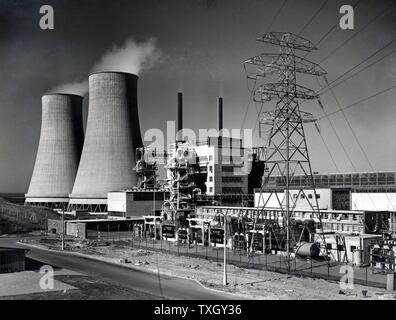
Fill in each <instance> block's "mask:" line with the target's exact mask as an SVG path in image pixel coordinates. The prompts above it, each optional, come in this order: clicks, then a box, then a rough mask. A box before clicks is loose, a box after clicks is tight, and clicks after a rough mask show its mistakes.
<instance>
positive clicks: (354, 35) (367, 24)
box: [319, 7, 390, 64]
mask: <svg viewBox="0 0 396 320" xmlns="http://www.w3.org/2000/svg"><path fill="white" fill-rule="evenodd" d="M389 8H390V7H387V8H385V9H384V10H382V11H381V12H380V13H379V14H377V15H376V16H375V17H374V18H372V19H370V21H368V22H367V23H366V24H365V25H364V26H363V27H362V28H361V29H360V30H359V31H357V32H355V33H353V34H352V36H350V37H349V38H348V39H346V40H345V41H344V42H343V43H341V44H340V45H339V46H338V47H336V48H335V49H334V50H332V51H331V52H330V53H329V54H328V55H327V56H326V57H324V58H323V59H322V60H321V61H320V62H319V64H321V63H323V62H324V61H325V60H327V59H328V58H330V56H332V55H333V54H334V53H336V52H337V51H338V50H339V49H341V48H342V47H343V46H345V45H346V44H347V43H348V42H349V41H351V40H352V39H353V38H354V37H356V36H357V35H358V34H359V33H360V32H362V31H363V30H365V29H366V28H367V27H368V26H369V25H370V24H372V23H373V22H374V21H376V20H377V19H378V18H379V17H381V16H382V15H383V14H384V13H385V12H387V11H388V10H389Z"/></svg>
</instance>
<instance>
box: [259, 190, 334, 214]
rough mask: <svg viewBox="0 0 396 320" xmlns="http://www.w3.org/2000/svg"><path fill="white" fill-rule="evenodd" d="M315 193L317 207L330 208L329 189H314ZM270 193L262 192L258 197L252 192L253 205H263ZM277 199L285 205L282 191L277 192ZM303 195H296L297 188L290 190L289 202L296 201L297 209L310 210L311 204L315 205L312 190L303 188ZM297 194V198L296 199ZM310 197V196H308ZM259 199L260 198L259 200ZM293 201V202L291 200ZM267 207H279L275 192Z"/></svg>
mask: <svg viewBox="0 0 396 320" xmlns="http://www.w3.org/2000/svg"><path fill="white" fill-rule="evenodd" d="M316 194H317V195H318V196H319V198H318V205H319V209H321V210H327V209H331V194H332V193H331V189H316ZM270 195H271V193H269V192H264V193H263V194H262V196H261V198H260V193H259V192H256V193H255V194H254V205H255V206H259V207H261V206H263V204H264V203H265V201H267V199H268V197H270ZM277 195H278V197H279V199H280V200H281V201H283V204H284V205H286V199H284V193H283V192H282V193H280V192H279V193H277ZM305 195H306V196H305V197H304V198H302V195H301V194H300V195H298V190H290V203H293V202H296V201H297V204H296V209H297V210H311V209H312V208H311V205H313V206H316V201H315V197H314V194H313V190H305ZM297 196H298V199H297ZM310 197H311V198H310ZM259 199H260V200H259ZM292 201H293V202H292ZM310 204H311V205H310ZM267 207H270V208H279V207H280V206H279V201H278V200H277V197H276V195H275V193H274V194H273V195H272V196H271V197H270V199H269V202H268V204H267Z"/></svg>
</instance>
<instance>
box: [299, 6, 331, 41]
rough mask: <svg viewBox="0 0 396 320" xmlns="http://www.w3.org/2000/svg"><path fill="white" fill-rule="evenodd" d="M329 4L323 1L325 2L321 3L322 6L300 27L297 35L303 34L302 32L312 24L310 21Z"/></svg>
mask: <svg viewBox="0 0 396 320" xmlns="http://www.w3.org/2000/svg"><path fill="white" fill-rule="evenodd" d="M328 2H329V0H325V2H323V3H322V5H321V6H320V7H319V9H318V10H317V11H316V12H315V13H314V15H313V16H312V17H311V19H310V20H309V21H308V22H307V23H306V24H305V25H304V26H303V27H302V29H301V30H300V32H299V33H298V35H301V33H303V32H304V30H305V29H306V28H307V27H308V26H309V25H310V24H311V23H312V21H313V20H314V19H315V18H316V17H317V15H318V14H319V13H320V12H321V11H322V9H323V8H324V7H325V6H326V4H327V3H328Z"/></svg>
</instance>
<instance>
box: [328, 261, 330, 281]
mask: <svg viewBox="0 0 396 320" xmlns="http://www.w3.org/2000/svg"><path fill="white" fill-rule="evenodd" d="M327 280H330V263H329V262H327Z"/></svg>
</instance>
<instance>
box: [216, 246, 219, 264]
mask: <svg viewBox="0 0 396 320" xmlns="http://www.w3.org/2000/svg"><path fill="white" fill-rule="evenodd" d="M216 256H217V263H219V251H218V250H217V249H216Z"/></svg>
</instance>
